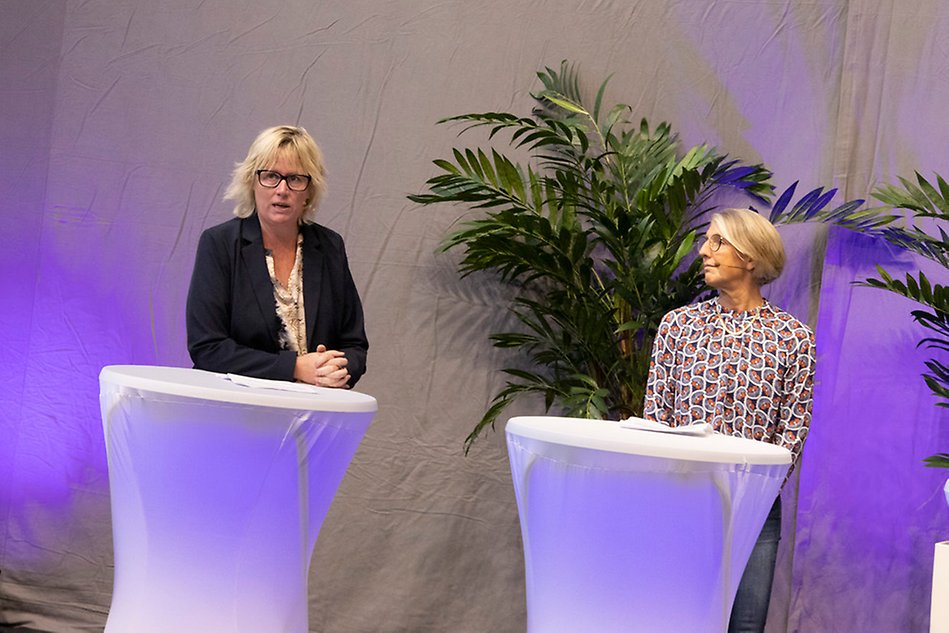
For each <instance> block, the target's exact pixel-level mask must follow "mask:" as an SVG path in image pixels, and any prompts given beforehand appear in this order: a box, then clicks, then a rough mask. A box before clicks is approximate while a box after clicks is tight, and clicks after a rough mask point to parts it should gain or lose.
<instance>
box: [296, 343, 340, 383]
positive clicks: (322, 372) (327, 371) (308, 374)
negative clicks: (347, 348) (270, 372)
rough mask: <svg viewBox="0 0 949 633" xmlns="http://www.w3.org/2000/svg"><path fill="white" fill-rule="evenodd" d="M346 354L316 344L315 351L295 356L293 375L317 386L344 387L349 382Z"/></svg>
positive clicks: (301, 380)
mask: <svg viewBox="0 0 949 633" xmlns="http://www.w3.org/2000/svg"><path fill="white" fill-rule="evenodd" d="M346 362H347V361H346V354H344V353H343V352H340V351H338V350H335V349H329V350H328V349H326V346H325V345H317V346H316V351H315V352H310V353H309V354H304V355H303V356H297V364H296V367H295V368H294V370H293V377H294V378H295V379H296V380H299V381H300V382H307V383H310V384H311V385H316V386H317V387H345V386H346V384H347V383H348V382H349V370H347V369H346Z"/></svg>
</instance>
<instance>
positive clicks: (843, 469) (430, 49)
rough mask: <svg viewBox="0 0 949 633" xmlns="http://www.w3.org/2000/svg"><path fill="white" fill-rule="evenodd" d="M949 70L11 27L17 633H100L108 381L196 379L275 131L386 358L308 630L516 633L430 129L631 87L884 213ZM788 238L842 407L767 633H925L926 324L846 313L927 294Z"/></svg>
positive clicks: (170, 28) (585, 47)
mask: <svg viewBox="0 0 949 633" xmlns="http://www.w3.org/2000/svg"><path fill="white" fill-rule="evenodd" d="M946 42H949V7H947V4H946V3H945V2H942V1H940V0H921V1H919V2H903V3H898V2H896V0H878V1H871V0H853V1H847V0H815V1H813V2H791V1H787V2H778V1H762V0H745V1H727V0H719V1H713V0H696V1H692V2H686V1H667V0H653V1H627V0H584V1H580V0H576V1H570V2H567V1H552V0H551V1H543V0H536V1H532V2H516V1H515V2H511V1H509V0H507V1H499V0H485V1H483V2H479V3H470V2H454V1H448V2H436V1H434V0H388V1H375V2H370V1H368V0H352V1H342V0H336V1H328V2H303V1H301V0H293V1H290V2H276V1H273V0H261V1H257V2H245V1H236V2H233V1H232V2H227V1H224V0H202V1H200V2H198V1H194V0H173V1H171V2H135V1H131V0H129V1H120V0H112V1H109V0H84V1H79V0H31V1H26V0H0V112H2V115H0V148H2V149H0V192H2V195H0V210H2V213H3V220H4V221H3V224H2V228H0V238H2V244H3V245H4V248H2V249H0V281H2V295H0V296H2V297H3V308H4V309H3V310H0V331H2V332H3V333H4V334H3V335H2V336H3V338H2V339H0V342H2V346H0V354H2V359H0V385H2V386H0V623H8V624H9V623H13V622H25V623H28V624H31V625H32V626H34V627H37V628H44V629H47V630H50V631H95V630H101V628H102V626H103V624H104V622H105V614H106V612H107V609H108V605H109V600H110V596H111V581H112V568H111V560H112V559H111V556H112V554H111V546H112V544H111V533H110V517H109V501H108V482H107V472H106V467H105V454H104V450H103V445H102V438H101V422H100V419H99V412H98V400H97V394H98V385H97V375H98V371H99V369H100V368H101V367H102V366H103V365H106V364H113V363H136V364H163V365H180V366H187V365H189V360H188V358H187V353H186V350H185V345H184V319H183V312H184V300H185V294H186V291H187V284H188V279H189V276H190V271H191V266H192V262H193V256H194V249H195V246H196V243H197V239H198V236H199V234H200V232H201V230H202V229H204V228H206V227H208V226H211V225H213V224H216V223H218V222H221V221H223V220H225V219H227V217H229V211H230V210H229V208H228V206H227V205H226V204H224V203H222V202H221V194H222V190H223V185H224V183H225V182H226V181H227V178H228V174H229V171H230V169H231V167H232V164H233V163H234V161H236V160H239V159H240V158H241V157H242V156H243V153H244V152H245V151H246V148H247V146H248V145H249V143H250V141H251V140H252V139H253V137H254V136H255V135H256V133H257V132H258V131H260V130H261V129H263V128H264V127H267V126H270V125H274V124H277V123H284V122H288V123H294V124H300V125H303V126H305V127H307V129H309V130H310V131H311V132H312V133H313V135H314V136H315V137H316V138H317V139H318V141H319V142H320V143H321V145H322V147H323V149H324V151H325V154H326V157H327V161H328V164H329V189H330V191H329V196H328V198H327V199H326V201H325V203H324V205H323V208H322V211H321V215H320V217H321V222H322V223H324V224H326V225H328V226H330V227H331V228H334V229H335V230H337V231H339V232H341V233H342V235H343V236H344V238H345V239H346V241H347V247H348V250H349V255H350V263H351V266H352V270H353V274H354V276H355V279H356V282H357V285H358V287H359V288H360V291H361V293H362V296H363V299H364V303H365V307H366V312H367V326H368V331H369V335H370V340H371V345H372V347H371V350H370V358H369V373H368V374H367V376H366V377H365V378H364V379H363V381H362V382H361V383H360V385H359V388H360V390H361V391H364V392H366V393H369V394H372V395H374V396H375V397H376V398H378V400H379V404H380V411H379V415H378V417H377V419H376V422H375V424H374V426H373V427H372V428H371V429H370V431H369V433H368V435H367V436H366V438H365V441H364V442H363V445H362V447H361V448H360V450H359V452H358V453H357V455H356V457H355V459H354V462H353V464H352V466H351V468H350V471H349V473H348V474H347V476H346V478H345V480H344V482H343V484H342V487H341V489H340V492H339V495H338V497H337V500H336V502H335V503H334V505H333V507H332V508H331V510H330V513H329V516H328V517H327V520H326V523H325V524H324V527H323V531H322V533H321V537H320V540H319V542H318V544H317V547H316V552H315V555H314V570H315V571H316V572H318V573H316V574H315V575H314V577H313V578H311V617H310V625H311V630H313V631H325V632H331V633H337V632H367V631H419V632H422V631H433V632H434V631H472V632H480V631H512V632H513V631H522V630H523V629H524V623H525V606H524V586H523V562H522V559H521V549H520V534H519V527H518V522H517V513H516V508H515V506H514V496H513V490H512V487H511V481H510V475H509V472H508V465H507V457H506V450H505V448H504V442H503V433H500V432H499V433H496V434H489V435H487V436H486V437H485V438H484V440H482V441H480V442H479V443H478V444H477V445H476V446H475V448H474V450H473V451H472V453H471V454H470V455H469V456H468V457H464V456H463V454H462V447H461V442H462V440H463V438H464V436H465V435H466V433H467V432H468V430H469V429H470V428H471V427H472V425H473V424H474V423H475V422H476V421H477V420H478V418H479V417H480V415H481V413H482V412H483V411H484V409H485V407H486V404H487V403H488V401H489V400H490V398H491V396H492V395H493V394H494V392H495V391H496V390H497V389H498V388H499V387H500V385H501V384H502V381H503V379H502V377H501V376H500V375H499V374H498V372H497V371H496V369H497V368H498V367H501V366H503V363H505V362H506V361H507V360H508V358H507V357H506V356H505V355H504V354H503V353H501V352H499V351H497V350H494V349H493V348H491V347H490V345H489V344H488V341H487V339H486V335H487V333H488V332H490V331H492V330H494V329H497V327H498V326H499V324H501V323H503V322H504V320H505V316H504V313H503V310H502V309H501V308H500V306H502V305H503V302H504V300H505V296H504V293H503V292H501V291H500V290H499V289H498V288H497V286H496V285H495V284H494V283H493V281H492V280H491V279H490V278H488V277H486V276H478V277H474V278H471V279H469V280H465V281H459V280H458V279H457V276H456V274H455V273H454V269H453V262H454V261H455V258H456V256H453V255H441V254H436V253H435V252H434V251H435V247H436V245H437V244H438V242H439V240H440V239H441V238H442V237H443V236H444V235H445V233H446V231H447V230H448V229H449V228H450V227H451V226H452V224H453V223H454V222H456V220H457V219H458V218H459V217H460V216H461V215H462V214H463V213H464V210H463V209H449V208H440V209H419V208H418V207H417V206H415V205H413V204H411V203H409V202H408V201H407V200H406V198H405V196H406V194H409V193H415V192H418V191H420V190H421V186H422V183H423V182H424V181H425V179H426V178H428V177H429V176H431V175H433V174H434V173H435V172H434V167H433V166H432V165H431V162H430V161H431V159H433V158H436V157H440V156H444V155H446V154H447V153H448V152H449V148H450V147H451V146H453V144H456V143H457V142H458V141H457V140H456V138H455V136H454V133H455V131H456V130H454V129H451V128H447V127H444V126H442V127H438V126H435V125H434V123H435V121H436V120H437V119H439V118H441V117H444V116H448V115H453V114H460V113H464V112H472V111H486V110H500V109H510V110H514V111H517V112H520V113H523V114H527V113H528V112H529V108H530V107H531V100H530V97H529V92H530V91H531V90H534V89H536V88H537V86H538V83H537V81H536V80H535V78H534V72H535V71H537V70H539V69H541V68H543V66H545V65H549V66H555V65H557V64H559V62H560V60H561V59H564V58H569V59H571V60H574V61H576V62H578V63H579V65H580V68H581V71H582V73H583V76H584V78H585V88H586V90H588V91H589V93H590V94H592V93H593V91H595V89H596V87H597V86H598V84H599V82H600V81H601V80H602V79H603V78H605V77H606V76H607V75H608V74H610V73H613V78H612V80H611V84H610V85H611V87H610V90H609V91H608V98H609V99H610V100H611V101H625V102H627V103H630V104H631V105H632V106H633V110H634V114H633V116H634V118H638V117H641V116H646V117H649V118H650V120H651V121H653V122H654V123H655V122H658V121H660V120H668V121H670V122H671V123H672V124H673V126H674V128H675V129H677V130H678V131H679V132H680V133H681V134H682V136H683V139H684V141H685V142H687V143H690V144H691V143H698V142H702V141H707V142H709V143H712V144H715V145H718V146H719V147H720V148H721V149H722V150H724V151H727V152H729V153H730V154H732V155H734V156H737V157H741V158H742V159H744V160H746V161H758V160H762V161H764V162H765V163H766V164H767V165H768V166H769V167H770V168H772V169H773V170H774V171H775V174H776V176H775V180H776V183H777V184H778V186H779V188H783V187H784V186H786V185H788V184H790V183H791V182H793V181H795V180H800V181H801V182H802V185H801V186H802V187H804V188H811V187H815V186H818V185H835V186H840V187H841V188H842V193H841V195H840V196H839V197H838V199H839V200H843V199H845V198H847V199H849V198H854V197H864V196H865V195H866V194H867V192H868V190H869V188H870V186H871V185H873V184H874V183H878V182H881V181H892V180H894V179H895V177H896V176H897V175H907V176H910V175H912V172H913V170H915V169H918V170H920V171H923V172H924V173H926V174H927V175H931V173H932V172H933V171H938V172H940V173H942V174H944V175H949V162H947V154H946V151H945V148H946V147H947V146H949V126H947V124H946V122H945V109H944V104H945V103H946V102H947V100H949V84H947V82H946V79H945V78H946V76H947V75H949V73H947V68H946V66H947V64H949V62H947V60H949V46H947V44H946ZM481 140H482V139H481V137H477V136H472V137H471V138H465V139H464V142H466V143H475V142H480V141H481ZM784 234H785V236H786V237H787V238H788V242H789V247H790V250H791V251H792V252H793V253H794V257H793V259H792V264H791V269H790V271H789V274H788V276H787V279H783V280H781V282H780V283H779V284H777V285H776V286H775V288H774V289H773V290H772V299H774V300H776V301H777V302H778V303H783V304H785V305H786V306H788V307H789V308H790V309H791V310H792V311H794V312H795V313H796V314H798V315H799V316H801V317H802V318H805V319H807V320H808V321H809V322H810V323H811V324H812V325H816V326H817V327H818V345H819V348H821V349H822V352H821V353H822V356H821V360H820V361H819V365H820V369H819V372H821V375H820V376H819V377H820V378H821V380H822V382H821V385H820V386H819V392H818V404H817V408H816V411H815V431H814V433H813V434H812V436H811V439H810V441H809V444H808V447H807V448H806V449H805V456H804V464H803V467H802V468H801V471H800V476H801V507H800V511H799V512H797V513H794V512H788V513H787V514H788V515H789V516H788V518H786V521H785V541H784V546H783V549H782V555H781V561H780V571H779V576H778V580H777V585H776V589H775V599H774V600H773V603H772V618H771V621H770V623H769V630H770V631H785V630H788V631H804V632H808V633H810V632H813V631H860V632H867V631H881V632H887V633H888V632H891V631H925V630H927V623H928V616H927V614H928V606H929V584H928V583H929V576H928V574H929V573H931V564H932V563H931V556H932V543H933V542H935V541H936V540H939V539H940V538H945V537H946V535H947V533H949V528H947V524H949V513H947V511H946V507H945V504H944V502H942V501H941V500H940V496H939V495H940V494H941V493H939V488H940V487H941V482H942V480H944V477H945V476H944V475H943V474H941V473H938V472H933V471H926V470H923V469H922V468H920V467H919V458H921V457H922V456H925V455H928V454H931V453H933V452H936V451H937V450H946V449H947V446H949V428H947V427H949V425H947V424H946V420H945V415H944V414H940V413H939V412H937V411H936V410H935V409H934V407H932V400H931V399H929V396H928V395H927V394H926V391H925V388H924V387H923V386H921V381H920V380H919V379H918V373H919V372H920V371H921V369H922V367H921V364H920V363H921V360H922V359H923V358H925V355H924V354H923V353H921V352H918V351H915V350H914V349H913V345H914V344H915V341H916V340H917V339H918V338H919V337H920V335H921V334H920V331H919V330H918V329H916V328H914V327H913V326H912V325H911V324H910V322H909V319H908V317H907V316H906V313H907V312H908V311H909V309H911V308H912V306H911V305H910V304H908V303H906V302H900V301H897V300H895V299H890V298H889V297H885V296H883V295H882V294H880V293H875V292H874V291H870V290H868V289H854V288H852V287H851V286H850V285H849V282H850V281H851V280H853V279H856V278H860V277H861V276H862V275H864V276H865V275H866V274H869V273H871V272H872V270H873V268H872V265H873V263H875V262H877V261H881V262H884V263H887V262H889V263H890V264H893V265H897V266H905V265H908V264H909V263H911V262H910V260H909V259H908V258H906V257H903V256H900V255H899V254H895V253H892V252H891V251H890V250H888V249H887V248H886V247H885V245H882V244H879V243H876V242H874V241H872V240H866V239H865V238H860V237H859V236H857V237H855V236H852V235H849V234H847V233H846V232H840V231H831V232H830V233H829V234H828V232H827V231H826V230H825V229H820V228H815V227H794V228H793V229H790V230H787V231H785V233H784ZM825 244H826V245H829V246H827V251H826V252H827V254H828V255H827V257H828V259H827V262H826V265H825V262H824V254H825ZM930 272H932V273H934V274H935V275H936V276H937V278H938V276H939V275H943V278H942V281H943V283H945V279H944V271H936V270H930ZM822 277H823V282H824V283H823V288H824V290H823V293H822V294H821V293H820V288H821V279H822ZM818 297H819V298H820V301H818ZM822 331H823V332H824V338H823V339H822ZM868 376H869V377H868ZM885 393H895V394H897V396H896V397H894V398H893V399H891V400H886V401H880V400H874V398H875V397H877V398H878V397H881V394H885ZM540 406H541V403H538V402H522V403H519V404H518V405H517V406H516V407H514V408H512V409H511V411H510V413H511V414H515V413H528V412H530V413H536V412H539V411H540ZM818 414H819V415H818ZM818 427H819V429H820V430H818ZM789 495H790V496H793V494H792V493H789ZM841 499H844V500H846V501H845V502H843V503H841ZM643 520H646V521H648V517H643ZM795 528H796V531H797V534H798V537H799V538H798V540H797V542H796V543H795V541H794V538H793V533H794V531H795Z"/></svg>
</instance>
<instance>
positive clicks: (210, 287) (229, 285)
mask: <svg viewBox="0 0 949 633" xmlns="http://www.w3.org/2000/svg"><path fill="white" fill-rule="evenodd" d="M231 226H232V227H233V226H235V225H231ZM216 229H217V230H216ZM216 229H215V228H212V229H208V230H206V231H205V232H204V233H202V235H201V238H200V240H199V241H198V251H197V255H196V257H195V262H194V272H193V273H192V276H191V285H190V287H189V289H188V301H187V307H186V325H187V331H188V352H189V354H190V355H191V360H192V361H193V362H194V366H195V368H196V369H204V370H208V371H214V372H220V373H235V374H242V375H246V376H254V377H257V378H270V379H274V380H293V370H294V367H295V364H296V354H295V353H294V352H293V351H291V350H280V349H279V348H278V347H277V345H276V342H275V341H273V340H272V338H273V337H272V335H271V333H270V332H268V331H267V330H266V327H262V326H261V323H262V322H261V321H259V320H254V319H250V318H249V315H250V314H253V315H255V316H256V315H258V314H259V308H258V307H257V305H256V304H255V303H253V296H252V289H251V288H250V287H249V283H250V281H249V279H248V278H247V277H248V275H247V274H246V271H244V270H243V269H242V265H241V261H240V252H239V251H240V248H239V245H238V244H239V237H238V236H237V234H236V233H237V231H236V229H235V230H234V231H226V230H221V229H220V227H216ZM231 232H234V233H235V234H234V235H230V233H231ZM274 318H276V313H274Z"/></svg>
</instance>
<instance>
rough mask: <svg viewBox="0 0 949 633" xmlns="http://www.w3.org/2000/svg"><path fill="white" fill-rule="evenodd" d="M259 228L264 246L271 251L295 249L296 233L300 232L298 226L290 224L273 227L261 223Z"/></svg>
mask: <svg viewBox="0 0 949 633" xmlns="http://www.w3.org/2000/svg"><path fill="white" fill-rule="evenodd" d="M260 230H261V235H262V237H263V240H264V248H266V249H269V250H272V251H280V250H284V251H285V250H294V251H295V250H296V248H297V235H298V234H299V233H300V229H299V227H297V226H292V225H291V226H287V227H280V228H275V227H270V226H265V225H264V224H261V225H260Z"/></svg>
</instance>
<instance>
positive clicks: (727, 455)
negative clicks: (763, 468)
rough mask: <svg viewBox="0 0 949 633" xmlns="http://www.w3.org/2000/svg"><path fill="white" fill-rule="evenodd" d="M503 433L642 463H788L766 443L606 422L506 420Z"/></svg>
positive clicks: (787, 453) (786, 457) (539, 418)
mask: <svg viewBox="0 0 949 633" xmlns="http://www.w3.org/2000/svg"><path fill="white" fill-rule="evenodd" d="M506 432H507V433H508V434H509V435H514V436H519V437H524V438H529V439H534V440H539V441H542V442H549V443H551V444H558V445H562V446H574V447H577V448H589V449H594V450H600V451H609V452H613V453H626V454H629V455H642V456H646V457H666V458H671V459H680V460H688V461H700V462H716V463H728V464H762V465H783V464H790V463H791V451H789V450H788V449H786V448H783V447H781V446H775V445H774V444H768V443H766V442H757V441H755V440H748V439H744V438H741V437H732V436H729V435H720V434H718V433H712V434H709V435H704V436H694V435H680V434H673V433H658V432H655V431H643V430H638V429H628V428H623V427H621V426H620V424H619V422H613V421H609V420H587V419H581V418H563V417H554V416H523V417H515V418H511V419H510V420H509V421H508V423H507V428H506Z"/></svg>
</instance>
